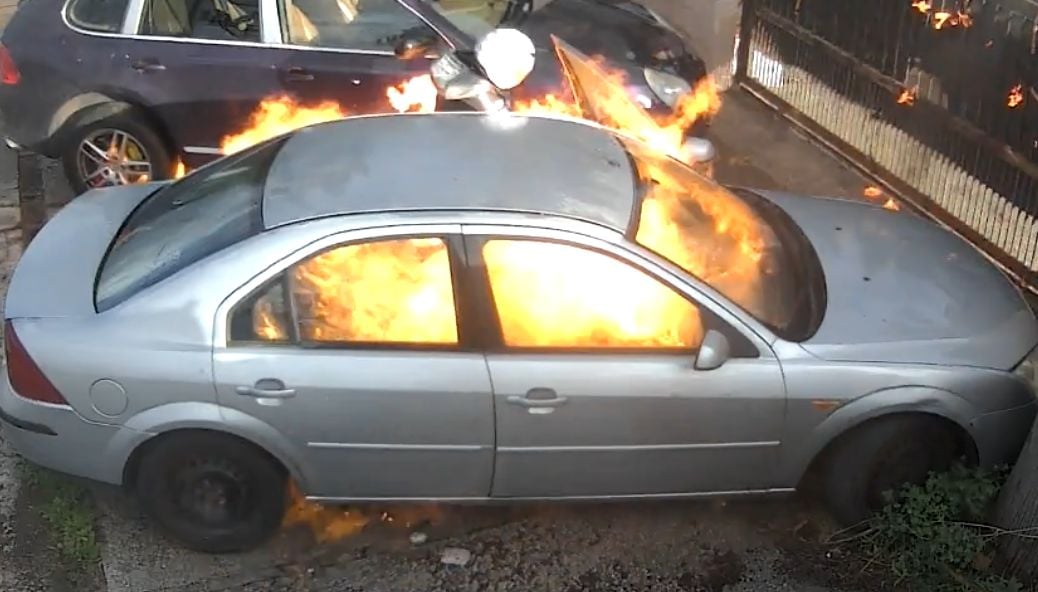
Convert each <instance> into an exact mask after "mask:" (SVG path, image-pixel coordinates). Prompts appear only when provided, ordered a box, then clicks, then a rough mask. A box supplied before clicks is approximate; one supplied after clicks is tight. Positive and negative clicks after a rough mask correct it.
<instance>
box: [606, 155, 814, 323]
mask: <svg viewBox="0 0 1038 592" xmlns="http://www.w3.org/2000/svg"><path fill="white" fill-rule="evenodd" d="M623 143H624V145H625V146H626V147H627V149H628V152H629V154H630V155H631V159H632V161H633V162H634V163H635V166H636V168H637V173H638V179H639V181H638V184H639V188H638V191H639V194H640V201H641V206H640V211H639V212H638V217H637V219H636V221H635V224H636V227H635V228H634V229H633V234H634V237H635V241H636V242H637V243H638V244H640V245H642V246H643V247H645V248H647V249H649V250H651V251H653V252H654V253H656V254H657V255H660V256H661V257H664V258H665V259H667V260H669V261H671V262H672V263H674V264H675V265H678V266H679V267H681V268H682V269H684V270H685V271H686V272H688V273H689V274H691V275H693V276H695V277H696V278H698V279H699V280H701V281H703V282H705V283H706V284H708V285H709V286H710V287H712V288H714V289H715V290H717V291H718V292H720V293H721V294H723V295H724V296H725V297H727V298H728V299H729V300H731V301H732V302H734V303H735V304H736V305H738V306H739V307H741V308H742V309H744V310H745V311H746V312H748V313H749V314H750V315H752V316H753V317H754V318H756V319H757V320H758V321H760V322H761V323H763V324H764V325H766V326H767V327H768V328H770V329H771V330H773V331H774V332H775V333H776V334H778V335H779V336H781V337H783V338H786V339H800V338H803V334H804V333H805V332H813V329H812V328H808V327H806V325H809V324H813V322H812V321H810V320H808V319H807V318H805V316H806V317H813V316H814V315H813V314H812V311H810V310H807V309H808V308H809V307H810V305H812V304H813V303H815V302H817V299H816V298H810V297H807V295H805V291H807V290H809V289H811V287H810V286H808V285H807V284H808V283H809V282H805V281H802V276H803V273H802V269H799V268H798V266H802V265H807V264H808V263H806V262H802V261H798V260H797V259H798V258H806V257H798V254H799V253H802V252H803V251H804V244H803V243H804V242H806V239H800V238H799V237H801V236H802V235H800V234H799V232H796V231H794V232H791V231H792V230H793V229H792V228H790V227H789V226H794V227H795V225H794V224H793V223H792V221H791V220H788V218H786V217H783V215H782V214H777V215H776V212H775V210H774V209H768V208H766V207H765V206H763V205H761V204H757V203H754V201H755V200H752V199H744V198H743V197H740V196H739V195H736V194H735V193H733V192H731V191H729V190H727V189H725V188H724V187H722V186H720V185H718V184H716V183H714V182H712V181H710V180H708V179H707V178H705V177H702V176H700V175H699V174H698V173H696V172H695V171H693V170H692V169H691V168H689V167H687V166H685V165H683V164H681V163H679V162H678V161H676V160H673V159H671V158H668V157H666V156H663V155H660V154H657V153H655V152H653V151H651V150H650V149H649V148H647V147H645V146H643V145H641V144H639V143H636V142H633V141H626V140H625V141H623ZM756 201H761V202H763V200H756ZM791 243H795V244H791ZM807 248H808V249H809V248H810V246H809V245H807Z"/></svg>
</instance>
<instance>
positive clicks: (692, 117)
mask: <svg viewBox="0 0 1038 592" xmlns="http://www.w3.org/2000/svg"><path fill="white" fill-rule="evenodd" d="M593 61H594V62H597V63H592V64H588V65H586V66H585V67H589V68H591V71H592V73H593V77H594V78H596V79H597V80H598V81H600V82H601V83H600V84H599V85H598V87H597V88H596V89H595V90H596V91H597V94H596V103H597V104H598V105H599V107H600V108H599V113H597V114H596V115H597V116H598V121H599V123H601V124H603V125H605V126H607V127H611V128H613V129H617V130H619V131H621V132H624V133H627V134H629V135H632V136H634V137H637V138H639V139H640V140H642V141H644V142H646V143H647V144H649V145H650V146H652V147H653V148H655V149H656V150H659V151H660V152H663V153H664V154H667V155H670V156H673V157H675V158H678V159H679V160H688V158H687V154H686V153H685V148H684V139H685V134H686V130H688V129H689V128H691V127H692V126H693V125H694V124H695V123H696V122H697V121H698V120H699V119H700V118H702V117H706V116H710V115H714V114H716V113H717V112H718V110H720V108H721V98H720V95H719V93H718V90H717V86H716V85H715V84H714V81H713V79H712V78H709V77H707V78H706V79H704V80H702V81H700V82H699V83H698V84H697V85H696V87H695V88H694V89H693V90H692V92H690V93H687V94H685V95H684V96H682V97H681V98H680V99H679V101H678V103H677V105H675V108H674V109H673V112H672V113H671V114H670V115H669V116H667V117H665V118H661V119H659V120H657V119H653V118H652V117H651V116H649V115H648V113H647V112H645V111H644V110H643V109H642V107H641V106H640V105H639V104H638V103H636V102H634V101H633V100H631V98H630V96H629V95H628V93H627V90H626V74H625V73H623V72H621V71H619V70H611V69H609V68H606V67H605V66H604V65H602V62H604V58H601V57H596V58H594V59H593ZM385 94H386V98H387V100H388V102H389V106H390V108H391V109H393V110H395V111H397V112H401V113H404V112H420V113H430V112H433V111H435V110H436V104H437V90H436V87H435V85H434V83H433V81H432V77H430V76H429V75H427V74H423V75H421V76H415V77H413V78H411V79H409V80H405V81H403V82H401V83H400V84H397V85H394V86H391V87H388V88H387V89H386V93H385ZM512 110H513V111H514V112H516V113H537V114H556V115H562V116H567V117H587V116H588V114H583V113H581V109H580V107H579V106H578V105H576V104H575V103H574V102H573V100H572V99H571V98H568V97H567V96H566V95H564V94H547V95H544V96H543V97H539V98H536V99H533V100H528V101H516V103H515V105H514V106H513V108H512ZM346 115H347V113H346V111H345V110H344V109H342V108H341V107H340V106H339V105H338V104H336V103H334V102H332V101H325V102H322V103H320V104H318V105H315V106H304V105H301V104H299V103H298V102H296V101H295V100H293V99H292V98H290V97H288V96H284V95H279V96H275V97H272V98H268V99H265V100H263V101H262V102H261V103H260V105H259V107H258V108H257V109H256V111H255V112H253V114H252V116H251V117H250V119H249V124H248V125H247V126H246V127H245V128H244V129H243V130H241V131H239V132H237V133H234V134H230V135H228V136H225V137H224V138H223V139H222V140H221V142H220V150H221V152H222V153H223V154H232V153H234V152H237V151H240V150H243V149H245V148H248V147H249V146H252V145H254V144H257V143H259V142H262V141H264V140H267V139H270V138H273V137H276V136H279V135H281V134H284V133H287V132H290V131H292V130H295V129H298V128H300V127H305V126H308V125H313V124H317V123H323V122H326V121H333V120H336V119H341V118H343V117H345V116H346Z"/></svg>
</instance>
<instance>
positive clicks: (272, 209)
mask: <svg viewBox="0 0 1038 592" xmlns="http://www.w3.org/2000/svg"><path fill="white" fill-rule="evenodd" d="M512 123H514V124H515V125H511V124H512ZM345 129H349V130H350V133H348V134H343V133H342V130H345ZM445 134H449V135H450V136H451V141H450V143H448V144H444V143H443V142H442V138H443V137H444V135H445ZM601 139H602V136H601V132H600V131H598V130H597V129H595V128H590V127H587V126H585V125H583V124H580V123H576V122H560V121H555V120H551V119H533V118H531V119H526V118H514V119H513V118H508V120H506V121H501V120H499V119H497V118H495V117H493V116H487V115H485V114H482V113H449V114H409V115H405V116H398V115H392V116H384V117H378V116H368V117H359V118H351V119H349V120H346V121H339V122H333V123H328V124H323V125H321V126H315V127H311V128H309V129H307V130H304V131H303V132H302V133H300V134H299V135H297V136H295V137H293V138H292V139H290V140H289V141H288V142H286V143H285V146H284V148H282V149H281V152H280V153H279V154H278V157H277V159H275V161H274V164H273V166H272V167H271V170H270V174H269V176H268V178H267V184H266V188H265V200H264V205H263V219H264V223H265V224H266V225H267V227H274V226H279V225H282V224H290V223H292V222H295V221H299V220H306V219H309V218H315V217H320V216H328V215H335V214H343V213H360V212H370V211H375V210H381V211H392V210H415V209H427V210H436V209H439V210H450V209H469V210H479V209H483V210H495V209H497V210H513V211H540V212H550V213H554V214H558V215H567V216H573V217H577V218H581V219H585V220H590V221H593V222H597V223H599V224H602V225H605V226H609V227H611V228H615V229H617V230H620V231H621V232H622V231H623V230H625V229H626V228H627V225H628V222H629V220H630V217H631V213H632V212H631V211H632V208H633V207H634V198H633V188H634V182H635V178H634V175H633V171H632V169H631V165H630V163H629V162H628V159H627V156H626V154H625V153H624V151H623V149H622V148H621V146H620V144H619V143H617V142H613V143H610V142H602V141H601ZM344 153H345V154H349V155H350V156H349V157H348V158H347V159H345V160H343V159H340V158H338V157H336V158H328V156H329V155H333V154H334V155H341V154H344ZM486 154H493V155H494V158H493V159H486V158H480V156H481V155H486ZM474 162H479V163H480V164H479V166H478V167H476V166H471V165H469V164H467V163H474ZM402 168H406V171H403V170H398V169H402ZM462 171H464V174H465V179H466V183H465V184H464V185H459V184H458V183H457V182H456V179H458V178H459V175H461V174H462ZM532 171H536V174H532ZM587 171H594V172H593V173H591V174H588V173H587ZM303 177H305V178H307V179H308V181H307V182H306V183H304V184H300V183H299V182H298V179H300V178H303ZM439 187H444V188H446V187H450V189H449V190H446V189H437V188H439ZM346 196H349V198H348V199H347V197H346Z"/></svg>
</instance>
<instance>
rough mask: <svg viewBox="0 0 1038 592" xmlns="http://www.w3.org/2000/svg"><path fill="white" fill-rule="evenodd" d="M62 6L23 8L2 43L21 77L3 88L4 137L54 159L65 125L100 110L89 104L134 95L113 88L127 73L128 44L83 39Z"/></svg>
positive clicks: (109, 38) (54, 1) (117, 39)
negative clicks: (68, 22) (125, 71)
mask: <svg viewBox="0 0 1038 592" xmlns="http://www.w3.org/2000/svg"><path fill="white" fill-rule="evenodd" d="M61 6H62V2H61V1H60V0H44V1H42V2H23V3H21V5H19V7H18V9H17V10H16V12H15V13H14V15H13V16H12V17H11V21H10V22H8V23H7V26H6V27H4V30H3V33H2V37H0V39H2V42H3V43H4V46H5V47H7V49H8V51H9V52H10V54H11V57H12V59H13V61H14V63H15V64H16V65H17V67H18V70H19V72H20V73H21V80H20V82H19V83H18V84H17V85H13V86H12V85H0V111H2V112H3V114H4V122H3V124H4V125H3V133H4V135H5V136H6V137H9V138H11V139H13V140H14V141H16V142H17V143H18V144H19V145H22V146H25V147H27V148H30V149H34V150H39V151H41V152H42V153H44V154H47V155H53V154H54V150H55V148H56V147H55V146H54V140H55V139H57V138H56V136H55V134H57V133H58V132H59V131H60V130H61V126H62V124H64V123H65V122H66V121H68V120H69V119H70V118H71V117H73V116H74V115H76V114H77V113H81V112H82V110H84V109H87V108H89V107H91V106H93V105H96V104H98V103H97V102H95V101H94V100H89V99H96V98H98V97H106V98H110V99H111V100H116V101H118V100H126V98H127V97H128V96H130V95H132V93H126V92H121V91H122V89H120V88H119V87H118V85H116V84H111V83H112V82H115V81H117V80H120V79H121V78H122V75H121V73H122V70H123V68H125V67H126V62H125V59H124V57H123V56H124V55H125V50H126V49H127V39H126V38H124V37H121V36H118V35H105V36H102V35H90V36H87V35H82V34H81V33H79V32H77V31H75V30H73V29H72V28H70V27H69V26H68V25H67V23H66V21H65V19H64V16H63V14H62V11H61ZM84 98H88V100H83V99H84ZM71 106H76V107H78V109H76V110H74V111H73V110H70V109H69V107H71Z"/></svg>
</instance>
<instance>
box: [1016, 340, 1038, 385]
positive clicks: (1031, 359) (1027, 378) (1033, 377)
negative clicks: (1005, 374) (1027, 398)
mask: <svg viewBox="0 0 1038 592" xmlns="http://www.w3.org/2000/svg"><path fill="white" fill-rule="evenodd" d="M1013 374H1016V375H1017V376H1019V377H1020V378H1022V379H1024V382H1026V383H1027V384H1029V385H1031V389H1032V390H1034V392H1035V394H1036V395H1038V347H1036V348H1034V349H1033V350H1031V353H1029V354H1027V357H1026V358H1024V361H1023V362H1020V363H1019V364H1018V365H1017V367H1016V368H1013Z"/></svg>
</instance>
